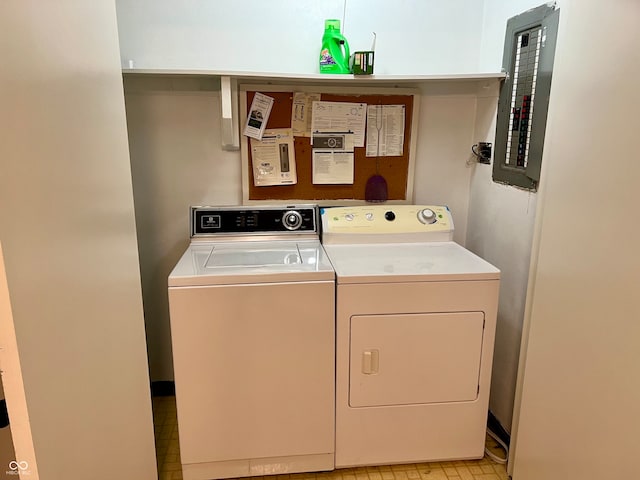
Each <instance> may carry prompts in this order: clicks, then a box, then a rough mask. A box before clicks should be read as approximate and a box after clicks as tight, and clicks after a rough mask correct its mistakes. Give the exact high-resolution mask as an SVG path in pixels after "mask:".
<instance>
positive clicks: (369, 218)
mask: <svg viewBox="0 0 640 480" xmlns="http://www.w3.org/2000/svg"><path fill="white" fill-rule="evenodd" d="M320 216H321V218H322V229H323V234H325V235H326V234H330V235H333V234H336V235H340V234H349V235H354V234H355V235H358V234H366V235H380V234H385V235H386V234H397V235H402V234H425V233H431V234H439V235H438V237H439V238H444V237H446V236H451V234H452V233H453V219H452V217H451V212H450V211H449V208H448V207H446V206H442V205H370V206H369V205H366V206H357V207H333V208H322V209H320Z"/></svg>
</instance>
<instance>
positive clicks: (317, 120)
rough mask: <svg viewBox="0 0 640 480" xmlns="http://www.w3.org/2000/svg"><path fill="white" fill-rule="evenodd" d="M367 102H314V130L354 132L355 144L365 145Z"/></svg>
mask: <svg viewBox="0 0 640 480" xmlns="http://www.w3.org/2000/svg"><path fill="white" fill-rule="evenodd" d="M366 110H367V104H366V103H350V102H324V101H320V102H313V110H312V112H311V131H312V132H314V133H315V132H353V135H354V139H353V144H354V146H356V147H364V131H365V123H366Z"/></svg>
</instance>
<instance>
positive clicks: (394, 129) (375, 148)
mask: <svg viewBox="0 0 640 480" xmlns="http://www.w3.org/2000/svg"><path fill="white" fill-rule="evenodd" d="M404 113H405V106H404V105H369V106H368V108H367V154H366V155H367V157H399V156H402V153H403V150H404V116H405V115H404Z"/></svg>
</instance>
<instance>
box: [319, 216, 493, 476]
mask: <svg viewBox="0 0 640 480" xmlns="http://www.w3.org/2000/svg"><path fill="white" fill-rule="evenodd" d="M321 217H322V224H323V238H322V240H323V245H324V247H325V250H326V252H327V254H328V255H329V258H330V260H331V262H332V264H333V266H334V269H335V271H336V460H335V462H336V467H351V466H362V465H380V464H394V463H413V462H424V461H438V460H452V459H472V458H481V457H482V456H483V454H484V443H485V429H486V420H487V411H488V402H489V387H490V377H491V362H492V357H493V344H494V333H495V325H496V310H497V305H498V288H499V281H500V280H499V278H500V272H499V270H498V269H497V268H495V267H494V266H492V265H490V264H489V263H487V262H486V261H484V260H483V259H481V258H479V257H477V256H476V255H474V254H473V253H471V252H469V251H468V250H466V249H464V248H463V247H461V246H460V245H458V244H456V243H454V242H453V241H452V238H453V219H452V217H451V213H450V212H449V210H448V208H447V207H441V206H415V205H394V206H384V205H374V206H366V207H337V208H326V209H322V210H321Z"/></svg>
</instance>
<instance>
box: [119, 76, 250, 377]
mask: <svg viewBox="0 0 640 480" xmlns="http://www.w3.org/2000/svg"><path fill="white" fill-rule="evenodd" d="M128 85H131V84H130V83H129V84H128ZM154 85H155V84H154V83H153V82H146V83H144V84H143V85H142V86H141V87H138V88H137V87H135V86H130V87H128V88H127V94H126V106H127V123H128V128H129V147H130V152H131V168H132V175H133V184H134V197H135V207H136V222H137V228H138V245H139V250H140V269H141V274H142V291H143V295H144V309H145V321H146V330H147V341H148V345H149V366H150V372H151V378H152V379H153V380H171V379H173V367H172V361H171V359H172V357H171V332H170V327H169V306H168V300H167V277H168V276H169V273H170V272H171V270H172V269H173V267H174V265H175V264H176V263H177V262H178V259H179V258H180V256H181V255H182V254H183V253H184V251H185V250H186V248H187V245H188V244H189V207H190V206H191V205H239V204H241V203H242V183H241V180H240V176H241V160H240V153H239V152H226V151H223V150H222V149H221V148H220V145H221V143H220V142H221V140H220V114H219V112H220V94H219V92H217V91H188V90H187V91H173V92H172V91H166V90H165V91H155V92H154V91H151V90H152V89H153V88H154Z"/></svg>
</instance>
